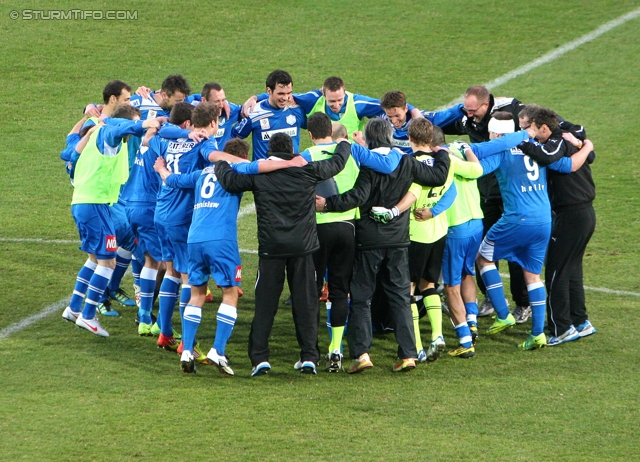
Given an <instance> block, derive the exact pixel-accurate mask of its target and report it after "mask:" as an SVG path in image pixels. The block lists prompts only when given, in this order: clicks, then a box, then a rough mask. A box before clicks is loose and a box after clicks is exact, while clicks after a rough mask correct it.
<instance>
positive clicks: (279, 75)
mask: <svg viewBox="0 0 640 462" xmlns="http://www.w3.org/2000/svg"><path fill="white" fill-rule="evenodd" d="M290 83H291V84H293V79H292V78H291V76H290V75H289V73H288V72H287V71H283V70H282V69H276V70H275V71H273V72H272V73H271V74H269V75H268V76H267V88H270V89H271V91H273V90H275V89H276V85H282V86H285V87H286V86H287V85H289V84H290Z"/></svg>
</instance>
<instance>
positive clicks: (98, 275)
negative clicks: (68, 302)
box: [82, 265, 113, 319]
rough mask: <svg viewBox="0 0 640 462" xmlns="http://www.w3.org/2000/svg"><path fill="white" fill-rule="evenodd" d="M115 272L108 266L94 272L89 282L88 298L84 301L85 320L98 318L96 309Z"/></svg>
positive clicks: (98, 268)
mask: <svg viewBox="0 0 640 462" xmlns="http://www.w3.org/2000/svg"><path fill="white" fill-rule="evenodd" d="M112 274H113V270H112V269H111V268H107V267H106V266H99V265H98V267H97V268H96V270H95V271H94V272H93V276H91V280H90V281H89V288H88V290H87V298H86V299H85V301H84V308H83V309H82V317H83V318H84V319H93V318H95V317H96V307H97V306H98V303H100V297H102V295H103V294H104V291H105V290H106V288H107V286H108V285H109V279H111V275H112Z"/></svg>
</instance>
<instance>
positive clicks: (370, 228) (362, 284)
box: [316, 118, 449, 373]
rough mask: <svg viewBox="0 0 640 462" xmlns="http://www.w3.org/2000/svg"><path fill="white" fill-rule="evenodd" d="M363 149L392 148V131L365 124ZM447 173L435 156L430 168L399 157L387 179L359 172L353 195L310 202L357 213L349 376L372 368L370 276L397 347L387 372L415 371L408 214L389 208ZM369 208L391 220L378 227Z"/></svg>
mask: <svg viewBox="0 0 640 462" xmlns="http://www.w3.org/2000/svg"><path fill="white" fill-rule="evenodd" d="M365 139H366V141H367V146H368V148H369V149H372V150H378V149H386V150H387V151H388V150H389V149H390V148H392V147H393V126H392V125H391V124H390V123H389V122H388V121H386V120H384V119H379V118H376V119H371V120H370V121H369V122H368V123H367V126H366V129H365ZM448 172H449V155H448V153H447V152H446V151H444V150H441V151H439V152H438V153H436V154H435V156H434V159H433V162H431V163H422V162H420V161H418V160H416V159H414V158H413V157H411V156H403V157H402V160H401V161H400V164H399V165H398V167H397V168H396V169H395V170H394V171H393V172H391V173H390V174H389V175H382V174H380V173H376V172H374V171H373V170H371V169H368V168H366V167H362V168H361V169H360V174H359V175H358V179H357V180H356V184H355V185H354V187H353V189H351V190H349V191H347V192H345V193H344V194H340V195H335V196H331V197H329V198H326V200H325V198H320V197H318V198H317V199H316V208H317V209H318V211H321V212H322V211H324V212H333V211H345V210H350V209H352V208H354V207H359V208H360V219H359V220H357V221H356V257H355V261H354V268H353V278H352V280H351V309H350V313H349V326H348V329H347V342H348V344H349V355H350V356H351V358H352V359H354V361H353V362H352V364H351V366H350V367H349V368H348V369H347V372H349V373H356V372H360V371H362V370H364V369H366V368H369V367H372V366H373V363H372V362H371V359H370V358H369V350H370V348H371V344H372V340H373V336H372V326H371V310H370V304H371V298H372V296H373V293H374V290H375V287H376V276H377V274H378V273H380V274H381V276H382V278H381V283H382V287H383V288H384V291H385V293H386V295H387V299H388V304H389V311H390V313H391V316H392V319H393V324H394V325H393V327H394V329H395V331H394V332H395V335H396V340H397V341H398V358H399V360H400V361H399V362H398V363H397V364H396V365H395V366H394V368H393V370H394V371H396V372H398V371H404V370H410V369H413V368H415V358H416V357H417V355H418V353H417V351H416V340H415V336H414V331H413V317H412V315H411V306H410V302H409V297H410V292H411V289H410V285H409V279H410V278H409V254H408V248H409V213H410V212H409V211H405V212H403V213H401V214H399V213H398V209H397V208H395V205H396V204H397V203H398V202H400V199H402V198H403V197H404V195H405V194H406V192H407V191H408V190H409V187H410V186H411V184H412V183H413V182H417V183H420V184H423V185H430V186H439V185H443V184H444V183H445V181H446V179H447V174H448ZM374 206H378V207H385V208H388V209H395V213H394V214H393V215H395V216H396V217H397V218H395V219H393V220H392V221H390V222H389V223H386V224H383V223H379V222H377V221H375V220H373V219H372V218H371V217H370V215H369V214H370V213H371V209H372V207H374Z"/></svg>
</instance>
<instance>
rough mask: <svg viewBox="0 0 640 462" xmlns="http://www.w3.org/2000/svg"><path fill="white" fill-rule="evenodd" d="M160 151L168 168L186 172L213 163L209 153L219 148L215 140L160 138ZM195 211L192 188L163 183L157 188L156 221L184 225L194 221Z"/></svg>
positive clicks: (177, 173) (172, 171)
mask: <svg viewBox="0 0 640 462" xmlns="http://www.w3.org/2000/svg"><path fill="white" fill-rule="evenodd" d="M160 144H161V146H160V150H159V154H160V155H161V156H162V157H164V160H165V161H166V163H167V169H168V170H170V171H171V173H174V174H176V175H184V174H189V173H192V172H195V171H196V170H202V169H203V168H205V167H206V166H208V165H209V164H210V162H209V159H208V156H209V153H210V152H211V151H216V150H217V149H218V145H217V144H216V142H215V140H212V139H210V140H204V141H201V142H200V143H196V142H195V141H192V140H189V139H184V138H182V139H178V140H172V139H167V138H161V139H160ZM192 212H193V190H192V189H182V188H180V189H174V188H171V187H169V186H167V185H162V186H161V187H160V191H159V192H158V202H157V204H156V215H155V221H156V222H157V223H160V224H162V225H181V224H184V223H190V222H191V215H192Z"/></svg>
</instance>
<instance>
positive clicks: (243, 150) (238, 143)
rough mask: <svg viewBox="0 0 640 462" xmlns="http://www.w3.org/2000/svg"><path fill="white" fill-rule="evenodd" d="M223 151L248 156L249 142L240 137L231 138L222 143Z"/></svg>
mask: <svg viewBox="0 0 640 462" xmlns="http://www.w3.org/2000/svg"><path fill="white" fill-rule="evenodd" d="M223 150H224V152H228V153H229V154H233V155H234V156H236V157H240V158H242V159H246V158H247V157H248V156H249V143H247V142H246V141H245V140H243V139H242V138H231V139H230V140H229V141H227V143H226V144H225V145H224V149H223Z"/></svg>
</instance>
